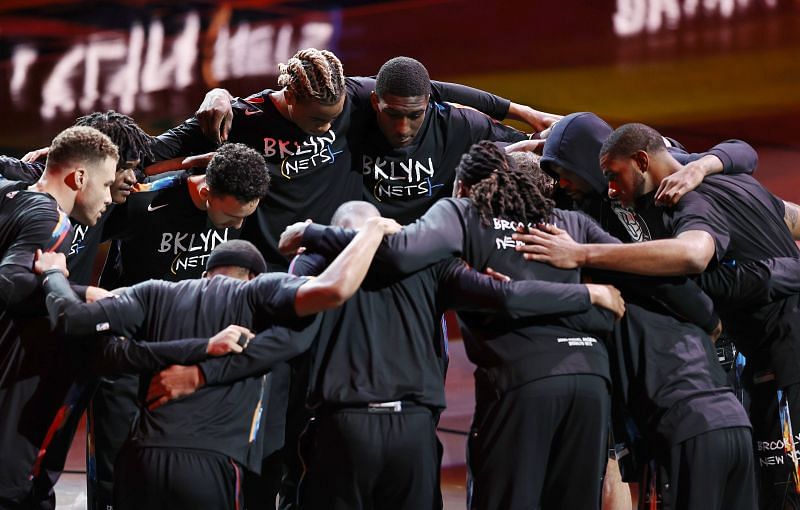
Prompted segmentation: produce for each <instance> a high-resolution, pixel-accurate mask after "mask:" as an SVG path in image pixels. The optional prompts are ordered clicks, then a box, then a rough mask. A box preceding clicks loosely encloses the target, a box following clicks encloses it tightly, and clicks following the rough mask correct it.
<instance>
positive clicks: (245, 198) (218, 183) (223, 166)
mask: <svg viewBox="0 0 800 510" xmlns="http://www.w3.org/2000/svg"><path fill="white" fill-rule="evenodd" d="M206 184H208V187H209V190H210V192H211V193H212V194H214V195H216V196H220V195H231V196H233V197H234V198H235V199H236V200H238V201H239V202H241V203H243V204H244V203H248V202H252V201H253V200H256V199H260V198H263V197H264V195H266V194H267V188H268V187H269V172H268V171H267V164H266V162H265V161H264V157H263V156H262V155H261V154H259V153H258V152H256V151H255V150H253V149H251V148H250V147H248V146H246V145H244V144H241V143H226V144H224V145H222V146H221V147H220V148H219V149H218V150H217V152H216V154H214V157H213V158H211V161H210V162H209V163H208V168H207V169H206Z"/></svg>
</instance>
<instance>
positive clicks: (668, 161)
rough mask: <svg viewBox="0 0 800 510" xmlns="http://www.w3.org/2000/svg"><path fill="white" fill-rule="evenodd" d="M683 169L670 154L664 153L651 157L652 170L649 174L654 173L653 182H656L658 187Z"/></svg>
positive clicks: (650, 169) (649, 170)
mask: <svg viewBox="0 0 800 510" xmlns="http://www.w3.org/2000/svg"><path fill="white" fill-rule="evenodd" d="M681 168H682V166H681V164H680V163H678V161H677V160H676V159H675V158H673V157H672V155H671V154H670V153H669V152H667V151H663V152H662V153H658V154H656V155H654V156H651V160H650V168H649V169H648V172H651V173H652V176H653V181H654V182H655V184H656V186H658V185H659V184H661V181H663V180H664V179H666V178H667V177H669V176H670V175H672V174H674V173H675V172H677V171H678V170H680V169H681Z"/></svg>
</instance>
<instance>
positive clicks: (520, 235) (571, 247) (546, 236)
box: [511, 225, 585, 269]
mask: <svg viewBox="0 0 800 510" xmlns="http://www.w3.org/2000/svg"><path fill="white" fill-rule="evenodd" d="M511 238H512V239H514V240H515V241H522V242H523V243H525V244H521V245H519V244H518V245H517V247H516V250H517V251H519V252H522V253H523V256H524V257H525V259H527V260H535V261H538V262H546V263H548V264H550V265H552V266H555V267H558V268H561V269H574V268H576V267H580V266H582V265H583V262H584V260H585V256H584V254H583V245H581V244H578V243H576V242H575V241H574V240H573V239H572V238H571V237H570V236H569V234H568V233H567V232H566V231H564V230H561V229H560V228H558V227H556V226H555V225H539V226H538V227H537V228H529V229H527V232H526V231H525V229H522V228H521V229H520V230H519V231H517V233H515V234H513V235H512V236H511Z"/></svg>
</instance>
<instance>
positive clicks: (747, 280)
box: [698, 257, 800, 309]
mask: <svg viewBox="0 0 800 510" xmlns="http://www.w3.org/2000/svg"><path fill="white" fill-rule="evenodd" d="M798 274H800V259H797V258H793V257H778V258H771V259H766V260H758V261H747V262H739V261H737V262H736V263H732V264H728V263H725V264H720V265H719V267H717V268H716V269H714V270H712V271H705V272H703V273H702V274H700V275H699V276H698V283H699V285H700V286H701V287H702V289H703V290H704V291H705V292H706V294H708V295H709V296H711V298H712V299H713V300H714V302H715V303H717V306H719V307H724V308H727V309H737V308H743V307H752V306H763V305H765V304H767V303H770V302H772V301H775V300H778V299H783V298H786V297H789V296H791V295H792V294H797V293H800V281H798V278H797V275H798Z"/></svg>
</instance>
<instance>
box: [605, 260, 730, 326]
mask: <svg viewBox="0 0 800 510" xmlns="http://www.w3.org/2000/svg"><path fill="white" fill-rule="evenodd" d="M590 274H591V277H592V281H594V282H596V283H607V284H611V285H614V286H616V287H617V288H619V289H620V291H621V292H622V293H623V295H624V296H630V295H633V296H638V297H640V298H642V299H644V300H645V301H648V300H650V299H654V300H655V301H657V302H658V303H660V304H661V305H663V306H664V307H665V308H666V309H667V310H669V311H670V312H671V313H672V314H673V315H675V316H676V317H678V318H680V319H682V320H684V321H687V322H691V323H692V324H694V325H696V326H697V327H699V328H700V329H702V330H703V331H705V332H711V331H713V330H714V328H716V327H717V324H718V323H719V316H718V315H717V313H716V310H715V306H714V301H713V300H712V298H711V297H710V296H709V295H707V294H706V293H705V292H703V290H702V289H701V288H700V286H699V285H698V284H697V283H696V282H695V281H694V280H692V279H691V278H688V277H685V276H675V277H662V276H641V275H635V274H630V273H620V272H616V271H602V270H592V271H591V272H590Z"/></svg>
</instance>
